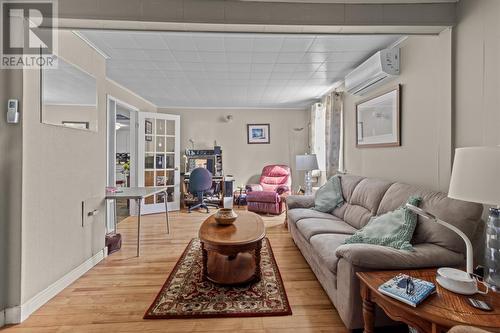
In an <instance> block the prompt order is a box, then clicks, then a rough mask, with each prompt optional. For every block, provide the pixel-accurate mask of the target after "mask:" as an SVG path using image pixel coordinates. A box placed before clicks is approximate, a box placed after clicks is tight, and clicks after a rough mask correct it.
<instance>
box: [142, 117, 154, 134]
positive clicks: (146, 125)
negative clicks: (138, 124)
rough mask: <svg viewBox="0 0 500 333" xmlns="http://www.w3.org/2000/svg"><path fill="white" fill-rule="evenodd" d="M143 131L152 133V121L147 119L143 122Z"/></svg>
mask: <svg viewBox="0 0 500 333" xmlns="http://www.w3.org/2000/svg"><path fill="white" fill-rule="evenodd" d="M144 131H145V132H146V134H153V123H152V122H151V121H149V120H146V121H145V122H144Z"/></svg>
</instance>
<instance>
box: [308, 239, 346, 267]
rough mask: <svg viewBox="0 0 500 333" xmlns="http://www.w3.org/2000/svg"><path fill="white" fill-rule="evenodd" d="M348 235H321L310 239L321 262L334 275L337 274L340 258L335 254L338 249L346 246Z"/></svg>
mask: <svg viewBox="0 0 500 333" xmlns="http://www.w3.org/2000/svg"><path fill="white" fill-rule="evenodd" d="M347 237H349V235H347V234H319V235H314V236H312V237H311V239H310V243H311V246H312V248H313V249H314V251H315V252H316V254H317V255H318V258H319V260H320V261H321V262H322V263H323V264H324V265H325V267H326V268H328V269H329V270H330V271H331V272H332V273H333V274H337V262H338V261H339V258H338V257H337V255H336V254H335V252H336V250H337V248H338V247H339V246H341V245H342V244H344V241H345V239H346V238H347Z"/></svg>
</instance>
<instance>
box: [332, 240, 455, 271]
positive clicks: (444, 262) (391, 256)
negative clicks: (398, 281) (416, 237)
mask: <svg viewBox="0 0 500 333" xmlns="http://www.w3.org/2000/svg"><path fill="white" fill-rule="evenodd" d="M413 248H414V251H405V250H397V249H394V248H392V247H386V246H380V245H371V244H344V245H341V246H339V247H338V248H337V250H336V251H335V254H336V256H337V257H338V258H339V259H341V258H342V259H344V260H346V261H348V262H349V263H351V264H352V265H354V266H358V267H362V268H368V269H375V270H386V269H387V270H390V269H415V268H425V267H441V266H460V265H463V263H464V256H463V254H461V253H457V252H453V251H451V250H448V249H446V248H444V247H441V246H438V245H435V244H428V243H423V244H417V245H414V246H413Z"/></svg>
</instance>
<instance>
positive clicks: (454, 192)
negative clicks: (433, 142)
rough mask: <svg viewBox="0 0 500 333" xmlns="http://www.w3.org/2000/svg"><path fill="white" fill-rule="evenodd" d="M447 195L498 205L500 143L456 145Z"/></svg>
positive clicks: (499, 195) (499, 190)
mask: <svg viewBox="0 0 500 333" xmlns="http://www.w3.org/2000/svg"><path fill="white" fill-rule="evenodd" d="M448 196H449V197H450V198H453V199H459V200H464V201H472V202H478V203H482V204H487V205H494V206H497V205H500V147H469V148H458V149H456V150H455V162H454V163H453V171H452V173H451V181H450V189H449V191H448Z"/></svg>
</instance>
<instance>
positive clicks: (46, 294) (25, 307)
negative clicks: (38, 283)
mask: <svg viewBox="0 0 500 333" xmlns="http://www.w3.org/2000/svg"><path fill="white" fill-rule="evenodd" d="M106 252H107V251H106V248H104V249H102V250H100V251H99V252H97V253H96V254H95V255H94V256H92V257H90V258H89V259H87V260H86V261H85V262H83V263H82V264H81V265H80V266H78V267H76V268H75V269H73V270H72V271H70V272H69V273H68V274H66V275H64V276H63V277H61V278H60V279H59V280H57V281H56V282H54V283H53V284H51V285H50V286H48V287H47V288H46V289H44V290H42V291H41V292H40V293H38V294H37V295H35V296H34V297H33V298H31V299H30V300H28V301H27V302H25V303H23V304H22V305H20V306H16V307H13V308H7V309H5V319H4V321H5V324H19V323H22V322H23V321H25V320H26V319H27V318H28V317H29V316H30V315H31V314H32V313H33V312H35V311H36V310H38V309H39V308H40V307H41V306H42V305H44V304H45V303H47V302H48V301H49V300H50V299H51V298H53V297H54V296H56V295H57V294H59V293H60V292H61V291H62V290H63V289H64V288H66V287H68V286H69V285H70V284H72V283H73V282H75V281H76V280H77V279H78V278H80V277H81V276H82V275H83V274H85V273H86V272H88V271H89V270H90V269H91V268H92V267H94V266H95V265H97V264H98V263H99V262H100V261H101V260H103V259H104V258H105V257H106V254H107V253H106Z"/></svg>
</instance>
